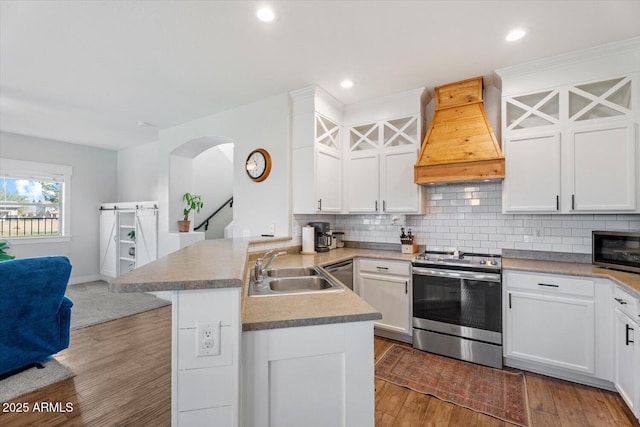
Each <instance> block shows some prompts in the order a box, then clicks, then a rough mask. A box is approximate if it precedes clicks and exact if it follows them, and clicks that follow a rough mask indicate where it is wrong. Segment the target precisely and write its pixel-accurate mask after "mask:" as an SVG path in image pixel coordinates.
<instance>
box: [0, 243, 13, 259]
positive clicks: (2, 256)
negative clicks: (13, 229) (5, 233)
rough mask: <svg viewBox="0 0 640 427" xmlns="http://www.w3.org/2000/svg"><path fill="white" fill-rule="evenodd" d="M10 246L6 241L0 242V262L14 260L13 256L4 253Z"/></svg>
mask: <svg viewBox="0 0 640 427" xmlns="http://www.w3.org/2000/svg"><path fill="white" fill-rule="evenodd" d="M10 247H11V245H9V242H7V241H6V240H0V261H8V260H10V259H14V258H15V256H14V255H9V254H8V253H6V252H5V250H6V249H9V248H10Z"/></svg>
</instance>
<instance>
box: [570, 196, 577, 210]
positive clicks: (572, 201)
mask: <svg viewBox="0 0 640 427" xmlns="http://www.w3.org/2000/svg"><path fill="white" fill-rule="evenodd" d="M575 208H576V195H575V194H572V195H571V210H575Z"/></svg>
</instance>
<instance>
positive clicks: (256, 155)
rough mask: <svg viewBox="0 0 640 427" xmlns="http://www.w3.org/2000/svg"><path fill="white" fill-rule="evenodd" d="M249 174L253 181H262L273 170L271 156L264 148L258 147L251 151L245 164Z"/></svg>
mask: <svg viewBox="0 0 640 427" xmlns="http://www.w3.org/2000/svg"><path fill="white" fill-rule="evenodd" d="M244 168H245V170H246V171H247V175H248V176H249V178H251V180H252V181H253V182H262V181H264V180H265V179H267V177H268V176H269V173H270V172H271V156H270V155H269V152H268V151H267V150H265V149H264V148H257V149H255V150H253V151H252V152H251V153H249V156H248V157H247V161H246V162H245V164H244Z"/></svg>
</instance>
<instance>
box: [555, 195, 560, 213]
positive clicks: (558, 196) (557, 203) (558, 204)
mask: <svg viewBox="0 0 640 427" xmlns="http://www.w3.org/2000/svg"><path fill="white" fill-rule="evenodd" d="M556 210H557V211H559V210H560V195H558V194H556Z"/></svg>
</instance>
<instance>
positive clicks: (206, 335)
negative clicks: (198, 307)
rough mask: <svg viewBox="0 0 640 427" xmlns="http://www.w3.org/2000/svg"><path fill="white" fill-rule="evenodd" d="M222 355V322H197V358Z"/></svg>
mask: <svg viewBox="0 0 640 427" xmlns="http://www.w3.org/2000/svg"><path fill="white" fill-rule="evenodd" d="M219 354H220V321H219V320H217V321H215V322H196V357H204V356H216V355H219Z"/></svg>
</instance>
